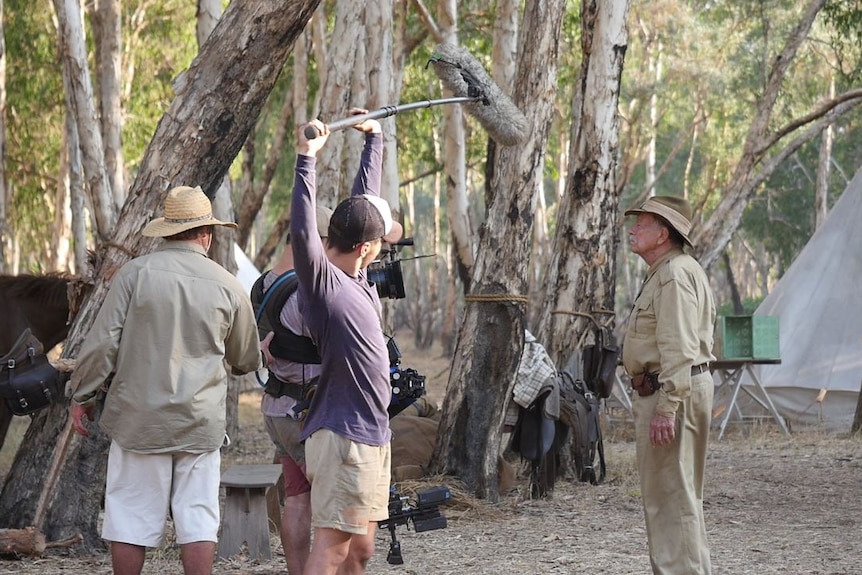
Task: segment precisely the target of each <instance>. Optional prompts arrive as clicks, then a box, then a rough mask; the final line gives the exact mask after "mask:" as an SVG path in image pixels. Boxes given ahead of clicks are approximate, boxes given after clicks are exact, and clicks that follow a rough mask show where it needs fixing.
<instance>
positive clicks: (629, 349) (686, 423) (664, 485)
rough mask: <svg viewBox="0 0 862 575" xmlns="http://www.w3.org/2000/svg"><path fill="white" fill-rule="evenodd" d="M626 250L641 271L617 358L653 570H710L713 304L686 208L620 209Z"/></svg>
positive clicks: (660, 203) (652, 203)
mask: <svg viewBox="0 0 862 575" xmlns="http://www.w3.org/2000/svg"><path fill="white" fill-rule="evenodd" d="M625 215H626V216H631V215H634V216H637V221H636V222H635V224H634V225H633V226H632V228H631V230H630V231H629V244H630V246H631V249H632V252H634V253H636V254H637V255H639V256H640V257H641V259H643V260H644V261H645V262H646V263H647V265H648V266H649V269H648V271H647V276H646V279H645V280H644V283H643V286H642V287H641V291H640V293H639V294H638V296H637V298H636V299H635V303H634V307H633V308H632V313H631V317H630V318H629V322H628V328H627V331H626V336H625V341H624V344H623V363H624V365H625V368H626V371H627V372H628V373H629V375H631V377H632V385H633V387H634V388H635V391H636V392H637V393H635V399H634V417H635V435H636V438H637V463H638V472H639V474H640V481H641V493H642V496H643V506H644V516H645V518H646V527H647V538H648V540H649V551H650V563H651V564H652V570H653V573H656V574H661V575H707V574H709V573H710V572H711V566H710V558H709V546H708V544H707V539H706V526H705V524H704V518H703V477H704V465H705V461H706V449H707V440H708V437H709V426H710V420H711V411H712V396H713V382H712V377H711V376H710V373H709V362H710V361H712V360H713V359H714V357H713V355H712V343H713V326H714V324H715V303H714V301H713V297H712V292H711V291H710V288H709V282H708V280H707V277H706V274H705V273H704V271H703V268H701V266H700V264H698V263H697V261H696V260H695V259H694V258H692V257H691V256H689V255H688V254H686V253H685V251H684V249H685V246H686V245H688V246H691V241H690V240H689V239H688V233H689V231H690V230H691V206H690V205H689V203H688V202H687V201H686V200H684V199H682V198H676V197H671V196H655V197H653V198H650V199H648V200H647V201H646V202H644V203H643V204H642V205H641V206H640V207H638V208H634V209H631V210H628V211H626V213H625Z"/></svg>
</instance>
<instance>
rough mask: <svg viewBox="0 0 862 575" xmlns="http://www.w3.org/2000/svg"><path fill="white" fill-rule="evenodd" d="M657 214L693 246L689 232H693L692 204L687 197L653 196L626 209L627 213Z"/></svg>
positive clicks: (630, 214) (631, 214)
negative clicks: (635, 206)
mask: <svg viewBox="0 0 862 575" xmlns="http://www.w3.org/2000/svg"><path fill="white" fill-rule="evenodd" d="M643 213H647V214H655V215H657V216H659V217H661V218H662V219H663V220H664V221H665V222H667V223H668V225H670V227H672V228H673V229H675V230H676V231H677V232H678V233H679V235H680V236H682V239H683V240H684V241H685V243H686V244H688V245H689V246H692V243H691V240H690V239H688V234H689V233H690V232H691V216H692V209H691V204H689V203H688V200H686V199H685V198H678V197H676V196H653V197H651V198H649V199H648V200H647V201H645V202H644V203H642V204H641V205H640V206H639V207H637V208H631V209H628V210H626V212H625V215H627V216H635V215H637V214H643Z"/></svg>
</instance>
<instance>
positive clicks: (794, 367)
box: [741, 170, 862, 431]
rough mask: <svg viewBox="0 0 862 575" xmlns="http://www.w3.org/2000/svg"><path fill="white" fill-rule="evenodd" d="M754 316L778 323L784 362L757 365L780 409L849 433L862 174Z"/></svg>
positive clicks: (861, 350)
mask: <svg viewBox="0 0 862 575" xmlns="http://www.w3.org/2000/svg"><path fill="white" fill-rule="evenodd" d="M755 315H773V316H778V318H779V320H778V321H779V347H780V354H781V364H780V365H755V366H753V369H754V370H755V371H756V372H757V374H758V377H759V378H760V381H761V382H762V384H763V386H764V388H765V389H766V391H767V392H768V393H769V397H770V398H771V399H772V401H773V403H774V404H775V407H776V408H777V410H778V412H779V413H780V414H781V415H782V416H784V417H785V418H786V419H787V420H788V421H789V422H790V423H791V424H797V425H798V424H803V425H809V424H813V425H822V426H824V427H826V428H829V429H833V430H839V431H849V430H850V426H851V424H852V422H853V416H854V413H855V410H856V400H857V397H858V394H859V388H860V385H862V170H860V171H859V172H857V173H856V176H855V177H854V178H853V181H851V182H850V185H848V186H847V189H846V190H845V191H844V193H843V194H842V196H841V198H840V199H839V200H838V201H837V202H836V204H835V206H834V207H833V208H832V211H831V212H830V213H829V216H828V217H827V219H826V221H825V222H824V223H823V225H822V226H821V227H820V229H818V230H817V232H815V234H814V235H813V236H812V238H811V240H810V241H809V242H808V244H807V245H806V246H805V248H804V249H803V250H802V252H800V254H799V255H798V256H797V257H796V259H795V260H794V262H793V264H792V265H791V266H790V268H789V269H788V270H787V273H785V274H784V276H783V277H782V278H781V280H779V282H778V284H776V286H775V288H774V289H773V290H772V292H771V293H770V294H769V295H768V296H767V298H766V299H765V300H763V302H762V303H761V304H760V306H759V307H758V308H757V310H756V311H755ZM741 382H742V385H748V386H751V385H753V382H752V381H751V377H749V376H748V374H745V375H743V377H742V380H741ZM824 390H825V391H824Z"/></svg>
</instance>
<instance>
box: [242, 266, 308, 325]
mask: <svg viewBox="0 0 862 575" xmlns="http://www.w3.org/2000/svg"><path fill="white" fill-rule="evenodd" d="M268 273H269V271H266V272H263V273H262V274H260V277H259V278H257V281H255V282H254V285H253V286H252V288H251V290H252V298H251V299H252V301H254V300H255V295H254V294H255V290H256V289H259V290H260V293H261V294H263V299H261V301H260V307H258V308H257V313H256V315H255V317H254V319H255V320H256V321H258V322H260V318H261V316H262V315H263V310H265V309H266V304H267V303H269V300H270V299H271V298H272V296H274V295H275V294H276V292H277V291H278V287H279V286H280V285H282V284H283V283H284V282H286V281H288V280H291V279H292V280H294V281H293V284H294V285H293V286H286V288H287V292H286V295H285V297H284V301H287V298H289V297H290V294H292V293H293V292H295V291H296V288H297V286H298V285H299V280H297V279H296V272H295V271H293V270H290V271H286V272H284V273H283V274H281V275H280V276H278V277H277V278H276V279H275V281H274V282H272V285H271V286H269V289H263V281H264V278H265V277H266V275H267V274H268ZM258 282H260V285H258Z"/></svg>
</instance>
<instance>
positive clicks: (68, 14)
mask: <svg viewBox="0 0 862 575" xmlns="http://www.w3.org/2000/svg"><path fill="white" fill-rule="evenodd" d="M53 3H54V9H55V10H56V12H57V23H58V26H59V36H60V44H61V50H60V57H61V59H62V60H63V74H64V75H66V76H67V77H68V79H69V83H68V85H69V86H70V87H71V89H72V98H71V103H72V106H73V107H72V117H74V118H75V123H76V124H77V126H78V138H79V140H80V142H81V156H82V163H83V166H84V175H85V178H86V182H87V191H88V193H89V195H90V202H91V204H92V206H93V211H94V212H95V220H96V230H94V235H95V236H96V237H97V238H98V239H99V241H98V243H101V242H102V241H105V240H108V239H110V238H111V237H112V235H113V233H114V226H115V224H116V222H117V207H116V204H115V203H114V196H113V194H112V193H111V189H110V186H109V179H108V174H107V173H106V171H105V164H104V157H105V156H104V151H103V146H102V133H101V129H100V127H99V123H98V121H97V114H96V108H95V106H94V105H93V101H94V100H93V85H92V82H91V81H90V69H89V67H88V64H87V47H86V43H85V40H84V26H83V21H82V14H81V7H80V5H79V4H78V3H77V2H76V1H75V0H53Z"/></svg>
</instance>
